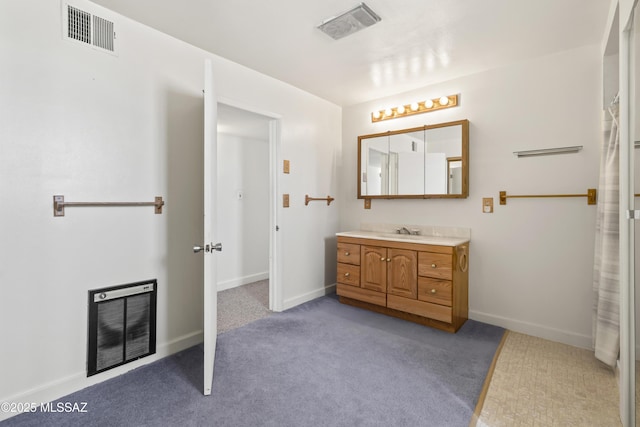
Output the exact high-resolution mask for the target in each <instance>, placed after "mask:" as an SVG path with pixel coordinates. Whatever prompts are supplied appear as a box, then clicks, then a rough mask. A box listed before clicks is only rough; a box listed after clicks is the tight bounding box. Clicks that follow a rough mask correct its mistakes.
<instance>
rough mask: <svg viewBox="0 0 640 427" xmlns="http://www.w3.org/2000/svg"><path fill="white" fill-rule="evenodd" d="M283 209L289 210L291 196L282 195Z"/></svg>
mask: <svg viewBox="0 0 640 427" xmlns="http://www.w3.org/2000/svg"><path fill="white" fill-rule="evenodd" d="M282 207H283V208H288V207H289V195H288V194H283V195H282Z"/></svg>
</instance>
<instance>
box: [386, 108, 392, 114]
mask: <svg viewBox="0 0 640 427" xmlns="http://www.w3.org/2000/svg"><path fill="white" fill-rule="evenodd" d="M391 114H393V111H391V108H387V109H386V110H384V115H385V116H390V115H391Z"/></svg>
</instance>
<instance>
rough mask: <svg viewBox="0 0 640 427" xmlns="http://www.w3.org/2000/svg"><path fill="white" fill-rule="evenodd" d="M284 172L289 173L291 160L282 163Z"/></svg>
mask: <svg viewBox="0 0 640 427" xmlns="http://www.w3.org/2000/svg"><path fill="white" fill-rule="evenodd" d="M282 172H284V173H289V160H284V161H283V162H282Z"/></svg>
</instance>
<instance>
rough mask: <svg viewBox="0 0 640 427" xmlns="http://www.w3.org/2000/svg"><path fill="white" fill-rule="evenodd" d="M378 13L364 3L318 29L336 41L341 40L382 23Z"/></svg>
mask: <svg viewBox="0 0 640 427" xmlns="http://www.w3.org/2000/svg"><path fill="white" fill-rule="evenodd" d="M381 20H382V18H380V17H379V16H378V15H376V13H375V12H374V11H373V10H371V8H369V6H367V5H366V4H364V3H360V4H359V5H358V6H356V7H354V8H353V9H351V10H348V11H346V12H344V13H342V14H340V15H338V16H335V17H333V18H329V19H327V20H325V21H324V22H323V23H322V24H320V25H318V28H319V29H320V30H321V31H322V32H324V33H325V34H327V35H328V36H329V37H331V38H333V39H334V40H338V39H341V38H343V37H346V36H348V35H349V34H353V33H355V32H356V31H360V30H362V29H364V28H367V27H370V26H372V25H373V24H375V23H376V22H380V21H381Z"/></svg>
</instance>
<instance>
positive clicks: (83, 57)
mask: <svg viewBox="0 0 640 427" xmlns="http://www.w3.org/2000/svg"><path fill="white" fill-rule="evenodd" d="M79 3H80V4H85V3H82V2H79ZM114 16H115V20H116V23H117V25H118V42H119V45H120V51H119V56H117V57H115V56H111V55H108V54H103V53H100V52H96V51H94V50H92V49H90V48H85V47H83V46H78V45H76V44H74V43H71V42H67V41H64V40H62V38H61V22H60V21H61V11H60V2H58V1H51V0H23V1H11V2H2V3H0V57H1V58H2V66H1V67H0V196H1V198H2V200H4V201H5V208H4V209H3V210H2V214H1V221H0V236H1V239H2V245H0V288H1V297H0V346H1V349H2V350H1V351H0V378H1V380H0V401H16V402H17V401H46V400H48V399H52V398H55V397H58V396H61V395H63V394H66V393H68V392H71V391H73V390H76V389H78V388H81V387H85V386H87V385H89V384H90V383H92V382H96V381H101V380H103V379H105V378H107V377H109V376H113V375H115V374H118V373H121V372H124V371H125V370H126V369H129V368H131V367H133V366H137V365H139V364H142V363H147V362H149V361H152V360H153V359H154V358H155V357H151V358H146V359H143V360H141V361H139V362H136V363H133V364H130V365H127V366H126V367H123V368H117V369H115V370H112V371H109V373H104V374H100V375H97V376H94V377H92V378H91V379H86V378H85V364H86V337H87V329H86V324H87V291H88V290H89V289H94V288H100V287H105V286H111V285H116V284H122V283H129V282H133V281H137V280H143V279H147V278H157V279H158V292H159V294H158V331H157V338H158V356H162V355H165V354H167V353H170V352H173V351H176V350H179V349H181V348H184V347H186V346H189V345H192V344H194V343H196V342H198V341H200V340H201V339H202V335H201V334H202V305H201V304H202V267H203V265H202V257H201V256H199V255H194V254H193V253H192V250H191V248H192V246H193V244H194V243H197V242H200V241H201V239H202V235H203V226H202V211H203V203H202V192H203V185H202V172H203V169H202V156H203V148H202V139H203V131H202V126H203V119H202V114H203V100H202V89H203V74H204V73H203V70H204V65H203V64H204V59H205V58H206V57H211V58H212V60H213V65H214V73H215V79H216V86H217V91H218V94H219V96H220V97H224V98H225V99H227V100H231V101H234V102H237V104H242V105H247V106H251V107H253V108H254V109H255V110H256V111H265V112H272V113H273V114H274V115H277V116H279V117H281V123H282V125H281V147H280V153H279V160H278V161H279V163H280V164H281V159H282V158H287V159H290V160H291V162H292V173H291V175H287V176H284V175H281V178H280V183H279V191H280V192H287V193H291V195H292V208H290V209H287V210H283V209H280V216H281V217H280V229H281V235H280V241H281V247H282V257H281V268H282V270H283V271H282V277H281V279H282V283H283V299H284V302H285V305H288V306H290V305H293V304H296V303H299V302H303V301H306V300H307V299H309V298H312V297H314V296H317V295H319V294H322V293H323V292H324V287H325V285H327V284H330V283H333V280H332V279H333V277H334V276H335V249H331V250H329V248H333V247H334V246H335V245H329V244H328V243H327V242H328V241H329V242H330V241H332V240H334V237H333V236H334V233H335V232H336V231H337V228H338V227H337V224H338V208H337V205H338V203H337V202H335V203H333V204H332V206H330V207H327V206H326V205H325V206H322V204H313V205H310V206H309V207H305V206H304V194H305V193H309V194H310V195H319V194H321V195H322V194H332V195H334V194H335V193H336V189H337V183H336V172H335V171H336V167H337V166H336V163H337V159H339V157H340V154H339V153H340V138H341V123H340V118H341V109H340V108H339V107H338V106H336V105H334V104H331V103H329V102H327V101H324V100H321V99H319V98H317V97H315V96H312V95H309V94H307V93H305V92H302V91H300V90H299V89H296V88H294V87H292V86H290V85H287V84H284V83H281V82H278V81H276V80H274V79H272V78H270V77H267V76H265V75H261V74H259V73H257V72H254V71H252V70H249V69H247V68H244V67H241V66H239V65H237V64H234V63H232V62H229V61H227V60H224V59H222V58H219V57H216V56H213V55H210V54H208V53H207V52H204V51H202V50H200V49H196V48H194V47H191V46H189V45H187V44H185V43H182V42H180V41H177V40H175V39H172V38H170V37H168V36H165V35H163V34H161V33H159V32H156V31H154V30H152V29H150V28H148V27H144V26H142V25H139V24H137V23H135V22H133V21H130V20H128V19H125V18H123V17H119V16H117V15H114ZM54 194H62V195H64V196H65V199H66V200H67V201H151V200H153V197H154V196H157V195H161V196H163V197H164V199H165V201H166V207H165V210H164V213H163V214H162V215H155V214H154V213H153V209H152V208H147V207H145V208H68V210H67V214H66V216H65V217H63V218H54V217H53V215H52V212H53V209H52V196H53V195H54ZM200 243H202V242H200ZM325 259H326V260H327V262H325ZM6 415H7V414H2V415H0V417H1V416H6Z"/></svg>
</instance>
